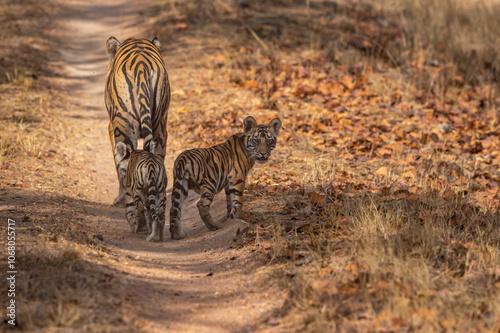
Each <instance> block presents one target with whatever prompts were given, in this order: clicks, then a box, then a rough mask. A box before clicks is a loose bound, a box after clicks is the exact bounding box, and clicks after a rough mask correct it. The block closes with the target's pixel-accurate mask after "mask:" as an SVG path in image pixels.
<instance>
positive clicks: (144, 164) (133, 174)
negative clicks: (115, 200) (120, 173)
mask: <svg viewBox="0 0 500 333" xmlns="http://www.w3.org/2000/svg"><path fill="white" fill-rule="evenodd" d="M117 148H118V151H119V152H120V153H121V154H125V155H126V154H130V159H129V161H128V167H127V172H126V174H125V179H124V181H125V184H124V185H125V189H126V192H125V207H126V217H127V222H128V223H129V224H130V228H131V229H132V232H134V233H137V232H138V231H139V229H140V228H141V226H140V225H139V224H138V221H139V216H137V214H144V218H145V220H146V224H147V225H146V227H147V229H148V233H150V235H149V236H148V237H147V238H146V240H147V241H148V242H149V241H160V242H162V241H163V229H164V227H165V205H166V193H165V190H166V187H167V174H166V172H165V166H164V165H163V158H162V157H161V156H160V155H155V154H152V153H150V152H148V151H145V150H134V151H133V152H132V153H130V152H129V151H128V150H127V148H126V146H125V144H123V143H121V142H119V143H117ZM141 206H142V207H141Z"/></svg>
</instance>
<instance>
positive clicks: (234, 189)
mask: <svg viewBox="0 0 500 333" xmlns="http://www.w3.org/2000/svg"><path fill="white" fill-rule="evenodd" d="M244 190H245V180H244V179H239V180H237V181H236V182H235V183H229V187H228V190H227V191H226V199H228V198H227V193H228V192H229V196H230V198H229V200H231V213H229V202H228V204H227V206H228V215H229V216H230V217H231V218H237V219H242V218H243V200H244V199H243V191H244Z"/></svg>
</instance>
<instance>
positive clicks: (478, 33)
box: [374, 0, 500, 83]
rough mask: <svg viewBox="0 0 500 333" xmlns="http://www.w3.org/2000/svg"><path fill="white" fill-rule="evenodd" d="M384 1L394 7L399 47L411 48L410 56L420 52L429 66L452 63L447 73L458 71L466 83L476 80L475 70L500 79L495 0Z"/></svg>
mask: <svg viewBox="0 0 500 333" xmlns="http://www.w3.org/2000/svg"><path fill="white" fill-rule="evenodd" d="M385 4H387V7H385ZM385 4H384V5H383V6H384V7H385V9H389V8H392V9H394V8H396V13H397V15H399V16H400V20H401V21H400V24H401V26H402V27H403V33H404V37H405V38H404V44H403V47H404V48H407V49H408V50H411V51H412V53H413V59H414V60H417V61H418V59H419V58H420V59H421V58H422V55H424V57H425V58H426V59H425V61H426V62H427V63H428V64H430V65H432V66H437V67H441V66H447V65H449V64H454V65H455V66H456V68H450V67H449V66H448V69H450V70H449V71H448V75H453V74H456V75H461V76H462V77H461V78H460V80H463V81H464V82H466V83H469V82H471V81H475V83H477V79H478V78H479V77H478V74H479V75H484V76H485V78H486V79H487V80H488V81H489V80H495V81H498V80H499V79H500V76H499V73H498V68H499V65H500V58H499V57H498V45H499V43H500V21H499V20H498V17H499V15H500V3H498V2H497V1H482V0H473V1H464V0H445V1H431V0H417V1H409V0H397V1H393V2H392V3H390V4H389V3H387V2H385ZM374 5H375V3H374ZM452 67H453V66H452ZM443 69H446V67H445V68H443ZM453 70H456V73H453V72H452V71H453Z"/></svg>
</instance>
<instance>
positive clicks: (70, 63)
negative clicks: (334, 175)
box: [57, 0, 282, 332]
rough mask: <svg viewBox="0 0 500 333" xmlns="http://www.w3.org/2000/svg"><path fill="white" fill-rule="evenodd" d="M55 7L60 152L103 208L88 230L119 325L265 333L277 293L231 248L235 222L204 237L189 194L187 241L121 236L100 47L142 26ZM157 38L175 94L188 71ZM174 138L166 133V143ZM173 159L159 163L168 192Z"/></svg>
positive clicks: (220, 211)
mask: <svg viewBox="0 0 500 333" xmlns="http://www.w3.org/2000/svg"><path fill="white" fill-rule="evenodd" d="M64 6H65V7H66V8H65V9H64V10H63V11H62V14H63V15H61V17H60V20H61V27H62V31H60V32H58V33H60V38H61V39H60V40H61V45H60V50H59V51H60V52H61V55H62V57H61V61H62V63H61V64H57V65H59V66H61V67H62V68H63V70H62V73H61V77H60V78H57V81H58V82H57V83H58V84H60V85H61V86H63V87H65V88H66V91H65V92H64V93H65V94H67V95H68V96H69V98H70V100H71V107H70V108H71V109H70V110H67V111H66V113H65V114H64V116H65V119H66V120H65V121H67V123H68V127H67V128H68V132H71V133H68V135H67V137H68V141H67V143H66V144H65V145H64V147H62V148H61V150H62V153H64V154H68V155H69V156H73V157H74V159H75V160H76V161H78V163H81V164H82V165H81V167H82V169H83V170H87V172H88V173H89V174H90V177H84V178H82V179H81V180H80V182H79V185H78V187H77V190H78V192H79V193H83V195H84V196H85V197H86V198H87V200H89V201H94V202H100V203H102V204H104V205H109V208H108V209H103V210H102V211H101V212H100V215H99V217H98V218H96V219H94V220H93V221H92V222H89V223H93V224H94V225H93V226H92V227H93V228H94V229H97V230H99V231H100V232H101V233H102V235H103V237H104V243H103V244H104V246H106V247H107V248H108V249H110V251H111V252H112V253H114V255H115V256H116V261H114V262H113V263H112V264H110V266H111V267H110V269H112V270H114V271H116V272H117V273H115V274H117V275H118V277H119V279H120V280H121V282H122V283H123V285H124V288H125V289H126V296H125V300H124V302H125V303H126V304H125V306H124V308H125V309H126V311H125V313H124V314H123V318H124V320H126V321H131V322H133V323H134V324H135V325H137V326H138V327H141V328H142V329H143V330H144V331H147V332H163V331H168V332H250V331H256V330H259V331H262V330H266V329H273V330H275V329H276V327H275V325H276V324H277V323H275V322H273V321H272V320H271V321H269V318H271V316H272V315H273V313H275V311H276V309H278V308H279V307H280V306H281V302H282V301H280V299H281V298H280V297H279V292H278V291H273V290H274V289H272V288H269V287H263V283H264V281H265V280H266V278H265V276H266V268H262V267H259V266H260V265H259V264H258V263H256V262H255V261H254V260H252V259H251V258H250V256H249V254H248V253H247V252H246V251H244V250H237V249H232V248H231V243H232V240H233V238H234V237H235V235H236V231H237V230H238V228H244V227H245V223H244V222H242V221H237V220H232V221H230V222H228V225H227V226H226V227H225V228H224V229H222V230H220V231H217V232H210V231H208V230H207V229H206V228H205V227H204V225H203V223H202V222H201V221H200V219H199V216H198V212H197V210H196V205H195V203H196V200H197V198H196V196H195V195H194V194H191V196H190V197H189V198H188V200H187V201H186V203H185V208H184V212H183V220H184V221H183V224H184V226H185V230H186V232H187V233H188V238H187V239H185V240H182V241H172V240H170V235H169V233H168V226H167V228H166V235H165V240H166V241H165V242H164V243H148V242H146V241H145V237H146V236H145V235H133V234H131V233H130V230H129V227H128V225H127V222H126V220H125V216H124V209H123V208H115V207H111V205H110V204H111V202H112V200H113V198H114V196H115V195H116V193H117V189H118V185H117V180H116V176H115V170H114V164H113V160H112V153H111V149H110V144H109V140H108V135H107V123H108V117H107V113H106V110H105V106H104V101H103V89H104V82H105V75H106V70H107V64H108V59H107V55H106V53H105V41H106V39H107V38H108V37H109V36H112V35H113V36H115V37H117V38H118V39H119V40H124V39H125V38H126V37H128V36H136V37H147V38H152V37H154V36H148V35H147V28H148V27H147V23H143V22H148V20H147V19H144V17H141V16H140V15H139V14H137V13H139V12H140V10H141V8H143V7H144V6H145V4H144V2H139V1H125V0H120V1H107V2H103V1H95V0H94V1H78V0H70V1H67V2H65V3H64ZM158 37H159V39H160V41H161V42H162V43H163V45H166V47H165V48H164V49H163V50H162V52H163V55H164V57H165V58H166V62H167V70H168V73H169V77H170V81H171V83H174V85H175V87H176V88H175V89H179V88H182V86H183V84H184V82H182V79H180V76H179V73H181V72H185V71H189V70H190V69H189V68H186V67H185V65H183V64H185V62H183V61H182V55H183V53H182V52H173V51H174V50H175V49H176V45H173V44H171V43H168V41H163V40H161V36H158ZM191 54H195V53H191ZM198 54H199V53H198ZM173 103H175V101H173ZM178 139H179V138H176V137H173V136H170V137H169V143H171V142H173V141H175V140H178ZM174 158H175V156H168V157H167V159H166V160H167V162H166V166H167V174H168V175H169V193H170V187H171V179H170V178H171V176H170V174H171V168H172V165H171V164H172V160H173V159H174ZM86 179H89V180H88V181H87V180H86ZM223 200H224V198H223V197H222V196H218V197H217V200H216V202H215V203H214V205H213V210H214V212H215V215H216V216H217V217H219V218H221V217H222V216H223V215H224V209H225V203H224V202H223ZM169 205H170V204H169ZM168 209H169V207H167V211H168Z"/></svg>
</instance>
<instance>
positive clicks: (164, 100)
mask: <svg viewBox="0 0 500 333" xmlns="http://www.w3.org/2000/svg"><path fill="white" fill-rule="evenodd" d="M106 51H107V53H108V55H109V57H110V58H111V60H110V65H109V71H108V78H107V82H106V89H105V102H106V108H107V110H108V115H109V119H110V122H109V126H108V130H109V138H110V141H111V148H112V149H113V154H114V160H115V167H116V172H117V175H118V182H119V184H120V189H119V193H118V197H117V198H116V199H115V200H114V202H113V204H114V205H115V206H119V205H123V204H124V202H125V187H124V184H123V179H124V177H125V172H126V164H127V163H126V162H127V160H128V158H129V157H130V156H129V154H128V153H127V152H128V151H133V150H135V149H137V140H138V139H139V138H140V137H142V138H144V145H143V147H144V149H145V150H148V151H150V152H154V153H155V154H158V155H160V156H161V157H162V158H165V150H166V144H167V126H166V125H167V113H168V107H169V104H170V85H169V81H168V75H167V71H166V69H165V63H164V62H163V59H162V56H161V54H160V42H159V41H158V40H157V39H156V38H154V39H153V40H152V41H148V40H145V39H135V38H129V39H127V40H125V41H124V42H123V43H120V42H119V41H118V40H117V39H116V38H115V37H110V38H109V39H108V40H107V42H106ZM119 142H122V143H124V144H125V146H126V148H127V149H125V150H124V149H119V148H117V144H118V143H119Z"/></svg>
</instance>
